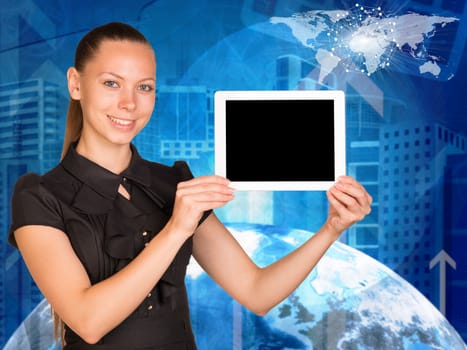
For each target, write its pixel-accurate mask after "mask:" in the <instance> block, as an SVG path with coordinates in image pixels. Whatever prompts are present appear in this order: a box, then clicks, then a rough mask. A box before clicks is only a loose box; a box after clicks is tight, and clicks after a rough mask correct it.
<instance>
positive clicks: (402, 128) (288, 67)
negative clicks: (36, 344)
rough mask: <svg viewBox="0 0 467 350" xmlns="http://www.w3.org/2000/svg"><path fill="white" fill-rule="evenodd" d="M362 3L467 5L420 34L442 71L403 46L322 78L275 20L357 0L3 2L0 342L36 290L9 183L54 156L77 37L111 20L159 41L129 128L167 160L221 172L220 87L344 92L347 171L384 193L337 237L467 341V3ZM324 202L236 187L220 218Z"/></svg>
mask: <svg viewBox="0 0 467 350" xmlns="http://www.w3.org/2000/svg"><path fill="white" fill-rule="evenodd" d="M360 4H362V5H364V6H367V7H369V8H370V7H374V6H376V5H380V6H381V7H382V11H383V12H385V13H386V14H388V15H391V16H400V15H403V14H406V13H409V12H410V11H415V12H417V13H421V14H429V15H438V16H446V17H456V18H458V19H459V21H458V22H457V23H454V24H451V25H448V26H447V27H446V29H445V30H441V28H438V29H440V31H439V33H438V35H435V36H434V37H432V38H426V40H425V41H424V42H425V45H426V49H427V50H428V53H429V54H432V55H439V56H442V57H443V59H442V60H441V61H439V64H440V66H441V68H442V73H441V74H440V75H439V76H438V77H436V76H433V75H430V74H420V73H419V72H418V71H417V70H416V69H415V68H414V67H413V65H412V64H411V63H410V62H412V61H410V60H407V61H405V60H404V59H403V57H402V56H401V57H402V58H400V60H398V58H397V57H394V62H393V63H394V64H392V65H391V66H389V67H387V68H386V69H380V70H378V71H376V72H375V73H373V74H371V75H367V74H364V73H363V74H362V73H361V72H358V71H356V72H349V73H345V72H344V73H343V72H340V73H339V72H335V73H334V72H333V74H331V75H330V76H329V79H328V80H327V81H326V82H325V84H318V83H317V82H316V79H315V78H314V75H313V74H315V71H316V69H318V68H317V64H316V62H315V61H314V59H313V58H314V54H315V53H314V52H313V50H312V49H310V48H306V47H305V46H303V45H301V44H300V43H299V42H298V41H297V40H296V39H295V38H294V37H293V36H292V35H291V33H290V30H288V29H287V28H286V27H284V26H277V25H272V24H271V23H269V19H270V18H271V17H273V16H280V17H288V16H291V15H293V14H294V13H297V12H303V11H307V10H318V9H319V10H335V9H340V10H347V9H350V8H351V7H352V6H354V5H355V4H354V3H352V2H349V1H326V0H317V1H304V0H301V1H300V0H291V1H280V0H269V1H267V0H263V1H259V0H245V1H219V0H218V1H215V0H211V1H209V0H204V1H203V0H199V1H181V0H159V1H142V0H134V1H132V2H131V4H130V3H129V2H127V1H123V0H119V1H111V2H110V1H95V0H94V1H90V0H82V1H79V2H71V1H59V0H51V1H44V0H41V1H34V0H21V1H19V0H16V1H10V0H0V9H1V11H0V184H1V186H0V225H1V229H2V232H3V233H4V234H3V235H2V236H1V237H2V240H1V244H0V345H4V344H5V343H6V341H7V340H8V339H9V337H10V336H11V334H12V333H13V332H14V331H15V329H16V328H17V327H18V325H19V324H20V323H21V322H22V321H23V320H24V318H25V317H26V316H27V315H28V314H29V313H30V312H31V310H32V309H33V308H34V307H35V306H36V305H37V304H38V303H39V302H40V301H41V300H42V295H41V293H40V292H39V291H38V289H37V287H36V286H35V285H34V283H33V282H32V280H31V278H30V277H29V274H28V272H27V270H26V268H25V266H24V264H23V262H22V260H21V257H20V256H19V254H18V252H17V251H16V250H15V249H13V248H12V247H10V246H9V245H8V244H7V243H6V235H7V231H8V225H9V222H10V212H9V201H10V197H11V191H12V188H13V186H14V183H15V181H16V179H17V177H18V176H19V175H21V174H23V173H25V172H29V171H35V172H39V173H43V172H45V171H47V170H48V169H50V168H51V167H52V166H54V165H55V164H56V163H57V162H58V160H59V157H60V151H61V143H62V139H63V129H64V123H65V116H66V108H67V103H68V91H67V89H66V76H65V73H66V70H67V68H68V67H69V66H70V65H71V64H72V62H73V55H74V48H75V46H76V44H77V42H78V41H79V39H80V38H81V37H82V36H83V35H84V33H85V32H87V31H88V30H89V29H91V28H92V27H94V26H96V25H99V24H102V23H105V22H108V21H113V20H118V21H125V22H128V23H130V24H132V25H134V26H135V27H137V28H138V29H140V30H141V31H142V32H143V33H144V34H145V35H146V36H147V37H148V39H149V40H150V41H151V43H152V44H153V46H154V48H155V50H156V54H157V64H158V67H157V83H158V87H157V102H156V109H155V111H154V114H153V119H152V120H151V122H150V124H149V125H148V126H147V127H146V129H145V130H144V131H143V132H142V133H141V134H140V135H139V136H138V137H137V139H136V141H135V143H136V145H137V147H138V149H139V150H140V152H141V153H142V155H143V156H145V157H147V158H150V159H152V160H155V161H160V162H163V163H167V164H171V163H172V162H173V161H174V160H176V159H185V160H187V161H188V162H189V164H190V166H191V167H192V169H193V171H194V173H195V175H202V174H206V173H212V172H213V166H214V164H213V157H214V154H213V142H214V137H213V130H214V129H213V93H214V91H216V90H228V89H242V90H245V89H253V90H261V89H264V90H268V89H287V90H293V89H296V88H300V87H301V88H303V86H304V85H303V84H305V85H306V84H308V85H306V86H308V88H310V87H313V88H319V89H323V88H331V89H334V88H335V89H342V90H344V91H345V92H346V96H347V106H346V108H347V163H348V164H347V172H348V173H349V174H350V175H352V176H355V177H356V178H357V179H358V180H359V181H361V182H362V183H363V184H364V185H365V186H366V187H367V188H368V190H369V191H370V193H371V194H372V195H373V197H374V199H375V202H374V204H373V211H372V214H371V215H370V216H369V217H367V218H366V219H365V220H364V221H363V222H361V223H359V224H357V225H355V226H354V227H352V228H351V229H349V230H348V231H347V232H345V233H344V234H343V235H342V238H341V240H342V242H344V243H346V244H348V245H350V246H352V247H354V248H357V249H358V250H360V251H362V252H364V253H366V254H368V255H370V256H372V257H374V258H376V259H377V260H379V261H380V262H382V263H383V264H384V265H386V266H388V267H389V268H391V269H392V270H394V271H395V272H397V273H398V274H400V275H401V276H402V277H403V278H404V279H406V280H407V281H409V282H410V283H411V284H412V285H413V286H415V287H416V288H417V289H418V290H419V291H420V292H421V293H423V294H424V295H425V296H426V297H427V298H428V299H429V300H430V301H431V302H432V303H433V304H434V305H435V306H436V307H438V308H439V309H440V310H441V311H442V312H443V313H444V314H445V316H446V318H447V319H448V320H449V322H450V323H451V324H452V325H453V326H454V328H455V329H456V330H457V331H458V332H459V334H460V335H461V336H462V337H463V339H464V340H466V339H467V316H466V314H467V258H466V255H465V247H467V215H466V214H467V156H466V154H467V138H466V137H467V136H466V131H467V118H466V111H467V94H466V91H467V83H466V78H467V75H466V66H467V57H466V49H465V39H466V35H467V34H466V32H467V24H466V16H467V15H466V12H467V9H466V7H467V6H465V2H464V0H458V1H455V0H444V1H441V0H419V1H388V2H385V1H379V2H375V1H361V2H360ZM280 157H281V156H280V155H277V160H278V163H280ZM304 164H306V160H304ZM326 211H327V203H326V198H325V195H324V193H321V192H275V193H239V195H238V198H237V200H236V201H235V202H234V203H232V204H229V205H228V206H227V207H226V208H223V209H221V210H219V211H218V214H219V216H220V217H221V218H222V219H223V220H225V221H226V222H248V223H255V224H268V225H269V224H273V225H278V226H286V227H294V228H303V229H307V230H311V231H314V230H316V229H318V228H319V226H320V225H321V223H322V222H323V220H324V219H325V217H326ZM438 258H439V259H438ZM443 271H444V272H443ZM443 276H444V277H446V279H445V282H444V283H443V281H444V279H443V278H442V277H443Z"/></svg>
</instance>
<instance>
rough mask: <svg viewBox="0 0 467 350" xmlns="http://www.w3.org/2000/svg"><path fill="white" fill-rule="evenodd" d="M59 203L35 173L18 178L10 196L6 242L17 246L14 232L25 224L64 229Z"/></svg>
mask: <svg viewBox="0 0 467 350" xmlns="http://www.w3.org/2000/svg"><path fill="white" fill-rule="evenodd" d="M61 213H62V210H61V206H60V203H59V202H58V200H57V199H56V198H55V196H54V195H53V194H52V193H50V192H49V191H48V190H47V189H46V188H45V187H44V186H43V185H42V184H41V177H40V176H39V175H37V174H26V175H23V176H22V177H20V178H19V179H18V181H17V182H16V184H15V187H14V191H13V196H12V198H11V225H10V229H9V232H8V243H10V244H11V245H13V246H14V247H17V244H16V240H15V236H14V232H15V230H16V229H18V228H20V227H22V226H26V225H44V226H52V227H55V228H57V229H59V230H62V231H65V225H64V222H63V216H62V214H61Z"/></svg>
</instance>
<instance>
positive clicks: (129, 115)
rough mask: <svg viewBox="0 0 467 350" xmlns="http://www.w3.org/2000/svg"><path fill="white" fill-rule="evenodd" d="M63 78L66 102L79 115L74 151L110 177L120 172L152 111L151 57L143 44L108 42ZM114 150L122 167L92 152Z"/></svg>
mask: <svg viewBox="0 0 467 350" xmlns="http://www.w3.org/2000/svg"><path fill="white" fill-rule="evenodd" d="M116 52H120V53H125V54H120V55H116V54H115V53H116ZM78 67H79V66H78ZM67 75H68V87H69V91H70V96H71V98H72V99H73V100H76V101H80V105H81V108H82V111H83V129H82V132H81V135H80V142H79V143H78V145H77V151H78V152H79V153H80V154H81V155H83V156H85V157H87V158H88V159H91V160H93V161H94V162H96V163H98V164H104V165H106V167H108V168H109V169H110V170H112V171H113V172H116V173H118V172H120V171H122V170H123V169H125V168H126V166H127V165H128V161H129V159H130V154H129V153H128V151H129V150H128V147H127V145H128V143H129V142H130V141H131V140H132V139H133V138H134V137H135V136H136V135H137V134H138V133H139V132H140V131H141V129H142V128H143V127H144V126H145V125H146V124H147V122H148V121H149V119H150V117H151V113H152V111H153V109H154V103H155V78H156V62H155V56H154V51H153V50H152V48H151V46H149V45H148V44H147V43H139V42H131V41H114V40H112V41H111V40H107V41H104V42H102V43H101V45H100V46H99V48H97V49H96V52H95V54H94V57H93V58H92V59H91V60H90V61H89V62H88V63H87V64H86V65H85V66H84V67H82V68H77V67H76V66H75V67H71V68H69V70H68V74H67ZM115 144H119V145H121V146H122V147H121V148H120V151H121V152H126V154H127V156H128V158H127V162H124V163H123V164H116V163H115V162H114V159H115V158H113V157H109V154H108V153H104V152H99V155H100V157H99V158H97V157H98V154H96V153H95V152H92V151H91V150H93V149H97V148H100V149H103V150H108V151H110V149H109V147H111V149H112V150H116V151H118V148H115V147H114V145H115ZM64 152H66V150H65V149H64ZM117 159H118V158H117ZM110 161H111V162H110Z"/></svg>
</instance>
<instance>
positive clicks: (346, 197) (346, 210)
mask: <svg viewBox="0 0 467 350" xmlns="http://www.w3.org/2000/svg"><path fill="white" fill-rule="evenodd" d="M326 195H327V197H328V200H329V204H330V208H329V213H328V219H327V221H326V225H327V226H328V228H329V229H330V230H331V232H334V233H335V235H336V237H335V238H336V239H337V238H338V236H339V235H340V234H341V233H342V232H343V231H344V230H345V229H347V228H348V227H350V226H351V225H353V224H355V223H356V222H358V221H360V220H363V218H365V216H366V215H368V214H369V213H370V212H371V203H372V202H373V198H372V197H371V195H370V194H368V192H367V191H366V190H365V188H364V187H363V186H362V185H361V184H360V183H359V182H357V181H356V180H355V179H353V178H352V177H350V176H341V177H339V179H338V181H337V182H336V183H335V184H334V185H333V186H332V187H331V188H330V189H329V190H328V191H327V192H326Z"/></svg>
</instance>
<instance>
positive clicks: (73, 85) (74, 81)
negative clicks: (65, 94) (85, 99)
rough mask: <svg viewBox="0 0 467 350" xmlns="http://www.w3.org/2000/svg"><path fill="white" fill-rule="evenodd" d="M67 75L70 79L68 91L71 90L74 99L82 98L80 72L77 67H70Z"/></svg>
mask: <svg viewBox="0 0 467 350" xmlns="http://www.w3.org/2000/svg"><path fill="white" fill-rule="evenodd" d="M66 76H67V79H68V91H69V92H70V97H71V98H72V99H73V100H80V99H81V91H80V79H79V72H78V71H77V70H76V68H75V67H70V68H68V71H67V74H66Z"/></svg>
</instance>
